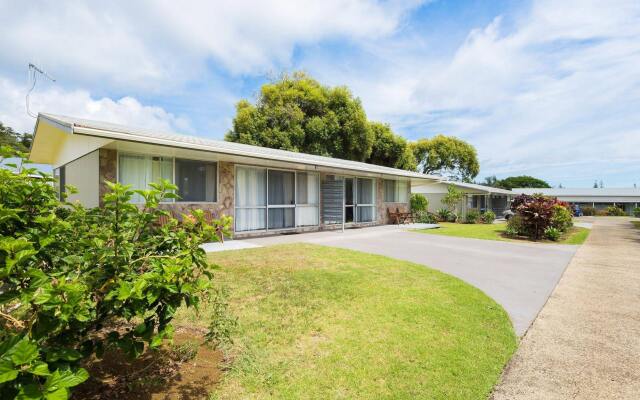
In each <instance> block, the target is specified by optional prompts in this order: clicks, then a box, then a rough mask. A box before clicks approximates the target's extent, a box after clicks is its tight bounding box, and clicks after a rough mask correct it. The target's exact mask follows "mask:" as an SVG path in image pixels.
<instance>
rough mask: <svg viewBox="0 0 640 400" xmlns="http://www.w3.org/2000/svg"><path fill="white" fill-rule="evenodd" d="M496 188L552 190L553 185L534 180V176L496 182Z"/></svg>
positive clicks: (512, 177)
mask: <svg viewBox="0 0 640 400" xmlns="http://www.w3.org/2000/svg"><path fill="white" fill-rule="evenodd" d="M496 187H500V188H503V189H508V190H511V189H513V188H550V187H551V185H549V183H547V182H546V181H543V180H542V179H538V178H534V177H533V176H529V175H520V176H510V177H508V178H504V179H499V180H498V181H497V182H496Z"/></svg>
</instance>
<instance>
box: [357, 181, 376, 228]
mask: <svg viewBox="0 0 640 400" xmlns="http://www.w3.org/2000/svg"><path fill="white" fill-rule="evenodd" d="M357 182H358V184H357V190H356V192H357V201H356V203H357V211H356V220H357V222H371V221H373V220H374V219H375V218H374V216H375V205H374V204H375V202H376V200H375V185H374V180H373V179H364V178H358V180H357ZM361 204H370V205H367V206H365V205H361Z"/></svg>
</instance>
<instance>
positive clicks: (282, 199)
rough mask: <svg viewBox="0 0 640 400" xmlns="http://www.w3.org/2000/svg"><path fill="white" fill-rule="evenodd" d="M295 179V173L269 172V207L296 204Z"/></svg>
mask: <svg viewBox="0 0 640 400" xmlns="http://www.w3.org/2000/svg"><path fill="white" fill-rule="evenodd" d="M294 179H295V174H294V173H293V172H289V171H276V170H269V181H268V182H269V205H284V204H286V205H292V204H295V198H294V194H293V188H294Z"/></svg>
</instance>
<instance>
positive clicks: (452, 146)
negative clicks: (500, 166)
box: [412, 135, 480, 182]
mask: <svg viewBox="0 0 640 400" xmlns="http://www.w3.org/2000/svg"><path fill="white" fill-rule="evenodd" d="M412 147H413V153H414V155H415V158H416V160H417V162H418V169H419V170H420V171H422V172H424V173H425V174H434V173H439V174H441V175H444V176H448V177H450V178H454V179H459V180H462V181H465V182H470V181H471V180H472V179H473V178H475V177H476V175H478V172H480V163H479V162H478V155H477V153H476V149H475V148H474V147H473V146H472V145H471V144H469V143H467V142H465V141H464V140H461V139H458V138H456V137H453V136H444V135H437V136H434V137H432V138H427V139H420V140H418V141H417V142H415V143H413V144H412Z"/></svg>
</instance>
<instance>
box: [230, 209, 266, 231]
mask: <svg viewBox="0 0 640 400" xmlns="http://www.w3.org/2000/svg"><path fill="white" fill-rule="evenodd" d="M266 218H267V209H266V208H239V209H236V218H235V221H236V232H244V231H257V230H264V229H265V227H266Z"/></svg>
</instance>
